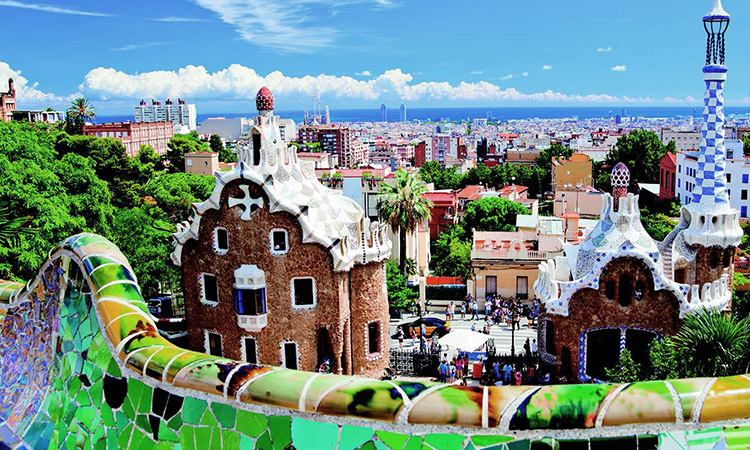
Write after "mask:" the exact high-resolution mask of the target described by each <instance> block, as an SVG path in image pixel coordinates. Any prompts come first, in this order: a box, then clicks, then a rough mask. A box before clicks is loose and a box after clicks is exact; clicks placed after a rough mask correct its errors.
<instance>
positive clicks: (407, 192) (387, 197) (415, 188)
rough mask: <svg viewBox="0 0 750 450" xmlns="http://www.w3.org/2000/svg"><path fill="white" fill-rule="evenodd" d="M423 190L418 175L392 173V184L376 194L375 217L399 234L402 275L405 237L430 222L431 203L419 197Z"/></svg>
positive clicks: (400, 170) (403, 172)
mask: <svg viewBox="0 0 750 450" xmlns="http://www.w3.org/2000/svg"><path fill="white" fill-rule="evenodd" d="M425 192H427V188H426V187H425V185H424V182H422V179H421V178H419V174H416V173H414V174H409V173H408V172H406V171H405V170H403V169H399V170H398V171H397V172H396V183H395V184H389V183H383V184H382V185H381V186H380V191H379V192H378V200H380V203H379V204H378V216H379V217H380V220H381V221H383V222H384V223H387V224H389V225H390V226H391V230H392V231H393V233H398V234H399V270H400V271H401V273H403V274H405V273H406V235H407V234H408V233H411V232H413V231H414V230H416V229H417V227H418V226H419V224H421V223H423V222H425V221H428V220H430V208H431V207H432V202H431V201H430V200H429V199H426V198H424V197H423V196H422V194H424V193H425Z"/></svg>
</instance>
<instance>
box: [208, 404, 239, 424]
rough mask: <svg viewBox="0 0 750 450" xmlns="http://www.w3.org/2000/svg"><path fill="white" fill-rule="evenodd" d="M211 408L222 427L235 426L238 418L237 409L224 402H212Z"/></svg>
mask: <svg viewBox="0 0 750 450" xmlns="http://www.w3.org/2000/svg"><path fill="white" fill-rule="evenodd" d="M211 410H212V411H213V413H214V416H215V417H216V420H218V421H219V423H220V424H221V426H222V427H224V428H234V421H235V419H236V418H237V410H236V409H234V408H232V407H231V406H229V405H224V404H222V403H211Z"/></svg>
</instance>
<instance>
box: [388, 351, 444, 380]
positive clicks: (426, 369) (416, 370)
mask: <svg viewBox="0 0 750 450" xmlns="http://www.w3.org/2000/svg"><path fill="white" fill-rule="evenodd" d="M390 353H391V357H390V364H391V369H393V370H394V371H395V372H396V373H397V374H399V375H411V376H422V377H436V376H437V371H438V366H439V365H440V350H438V349H437V348H435V349H433V350H431V351H427V352H424V353H420V352H414V351H413V350H402V349H398V348H392V349H391V350H390Z"/></svg>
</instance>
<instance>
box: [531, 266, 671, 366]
mask: <svg viewBox="0 0 750 450" xmlns="http://www.w3.org/2000/svg"><path fill="white" fill-rule="evenodd" d="M623 274H627V275H629V276H630V277H631V280H632V287H633V290H635V287H636V285H637V284H638V282H639V281H640V282H642V284H643V287H644V290H643V293H642V298H641V300H635V299H633V300H632V301H631V302H630V304H629V306H621V305H620V303H619V299H618V298H617V296H618V283H619V280H620V277H621V275H623ZM608 282H614V286H615V289H614V292H615V295H614V298H612V299H610V298H608V297H607V292H606V289H607V288H606V286H607V283H608ZM568 310H569V315H568V316H567V317H563V316H557V315H552V314H546V313H545V314H543V315H542V317H541V318H540V322H542V321H544V320H547V319H549V320H550V321H551V322H552V325H553V327H554V342H555V355H558V356H559V355H562V354H563V349H564V348H567V349H568V350H569V351H570V355H571V358H570V361H571V372H572V374H573V376H574V378H575V375H576V374H577V373H578V369H579V367H578V365H579V364H578V360H579V351H580V337H581V333H583V332H584V331H585V330H589V329H592V328H600V327H614V326H627V327H639V328H645V329H648V330H653V331H656V332H658V333H661V334H663V335H673V334H675V333H676V332H677V331H678V330H679V329H680V326H681V325H682V321H681V319H680V318H679V311H680V308H679V304H678V301H677V298H676V297H675V296H674V294H672V293H671V292H668V291H664V290H663V291H658V292H654V283H653V278H652V276H651V273H650V271H649V270H648V267H647V266H646V264H644V263H643V262H641V261H639V260H637V259H635V258H617V259H614V260H613V261H612V262H610V263H609V264H607V265H606V266H605V267H604V269H603V270H602V275H601V277H600V281H599V289H589V288H586V289H581V290H579V291H578V292H576V293H575V294H573V297H572V298H571V299H570V304H569V307H568ZM545 331H546V332H549V330H545ZM545 337H546V336H545ZM547 339H548V338H547ZM539 342H540V345H545V341H544V339H543V337H542V336H541V333H540V338H539Z"/></svg>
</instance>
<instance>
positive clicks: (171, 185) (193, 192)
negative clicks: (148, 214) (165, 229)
mask: <svg viewBox="0 0 750 450" xmlns="http://www.w3.org/2000/svg"><path fill="white" fill-rule="evenodd" d="M214 184H215V180H214V177H212V176H210V175H193V174H190V173H165V174H161V175H159V176H157V177H156V178H154V179H153V180H151V181H149V182H148V184H146V186H144V187H143V191H142V193H143V196H144V197H150V199H151V200H152V201H153V204H154V205H156V206H157V207H158V208H159V209H160V210H161V211H163V212H164V214H165V220H168V221H169V222H171V223H179V222H183V221H185V220H187V219H188V217H190V215H191V214H192V207H191V205H192V204H193V203H197V202H202V201H204V200H206V199H207V198H208V197H209V196H210V195H211V192H212V191H213V188H214Z"/></svg>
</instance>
